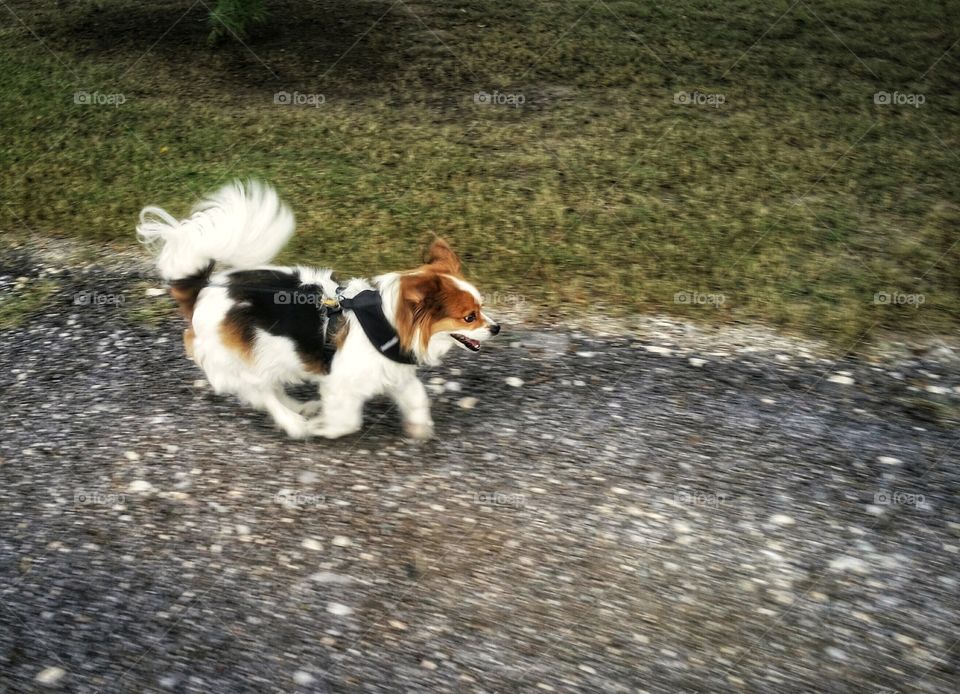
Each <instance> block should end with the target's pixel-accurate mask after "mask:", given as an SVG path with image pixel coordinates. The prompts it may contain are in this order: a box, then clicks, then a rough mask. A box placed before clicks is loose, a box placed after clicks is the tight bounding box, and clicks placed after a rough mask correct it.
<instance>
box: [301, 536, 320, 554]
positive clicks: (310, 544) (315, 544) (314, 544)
mask: <svg viewBox="0 0 960 694" xmlns="http://www.w3.org/2000/svg"><path fill="white" fill-rule="evenodd" d="M300 546H301V547H303V548H304V549H309V550H310V551H312V552H320V551H322V550H323V545H322V544H320V541H319V540H315V539H314V538H312V537H308V538H307V539H305V540H304V541H303V542H301V543H300Z"/></svg>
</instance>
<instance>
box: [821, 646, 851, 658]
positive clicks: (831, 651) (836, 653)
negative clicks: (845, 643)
mask: <svg viewBox="0 0 960 694" xmlns="http://www.w3.org/2000/svg"><path fill="white" fill-rule="evenodd" d="M824 652H825V653H826V654H827V655H828V656H830V657H831V658H833V659H834V660H846V659H847V654H846V653H844V652H843V651H841V650H840V649H839V648H834V647H833V646H828V647H827V648H826V650H825V651H824Z"/></svg>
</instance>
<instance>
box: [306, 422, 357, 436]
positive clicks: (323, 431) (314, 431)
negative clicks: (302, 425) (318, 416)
mask: <svg viewBox="0 0 960 694" xmlns="http://www.w3.org/2000/svg"><path fill="white" fill-rule="evenodd" d="M358 431H360V428H359V427H356V428H345V427H336V426H330V425H327V424H324V423H323V421H322V420H320V421H317V420H314V421H312V422H311V423H310V436H319V437H321V438H324V439H339V438H340V437H342V436H349V435H350V434H355V433H357V432H358Z"/></svg>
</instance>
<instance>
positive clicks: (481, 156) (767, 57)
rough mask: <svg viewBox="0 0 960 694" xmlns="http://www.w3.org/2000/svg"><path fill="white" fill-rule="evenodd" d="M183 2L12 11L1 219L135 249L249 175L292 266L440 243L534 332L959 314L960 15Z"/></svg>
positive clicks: (859, 8)
mask: <svg viewBox="0 0 960 694" xmlns="http://www.w3.org/2000/svg"><path fill="white" fill-rule="evenodd" d="M190 6H191V3H190V2H189V0H178V1H176V2H173V1H169V0H161V1H159V2H156V3H150V4H149V5H148V6H143V5H141V4H139V3H133V2H129V0H97V1H96V2H89V1H88V2H78V3H72V4H69V5H68V6H66V7H64V8H61V7H59V6H58V5H57V4H55V3H54V2H48V3H35V2H34V3H27V2H25V0H14V1H13V2H11V3H10V7H11V8H12V11H13V12H14V13H16V15H17V16H18V17H19V18H20V19H21V20H23V23H20V22H18V21H15V20H14V21H11V22H8V24H7V25H6V26H7V28H6V29H3V30H2V31H0V35H2V39H3V41H2V43H0V94H2V95H3V97H4V98H3V99H0V123H2V124H3V125H2V127H3V129H4V131H5V133H6V134H5V137H4V138H3V140H2V144H0V200H2V202H3V204H2V205H0V229H8V228H9V229H24V228H26V229H27V230H29V232H28V233H31V234H35V235H39V236H45V235H68V236H72V237H79V238H82V239H86V240H89V241H92V242H96V243H104V242H109V243H110V244H115V243H117V242H121V243H129V244H132V243H133V225H134V223H135V219H136V215H137V213H138V211H139V209H140V207H142V206H143V205H144V204H148V203H149V204H160V205H162V206H164V207H167V208H168V209H169V210H171V211H172V212H175V213H184V212H186V211H187V209H188V207H189V206H190V204H192V203H193V202H194V201H195V200H196V199H197V198H198V197H199V196H200V195H201V194H202V193H203V192H205V191H207V190H210V189H211V188H214V187H216V186H218V185H220V184H222V183H223V182H225V181H226V180H228V179H229V178H231V177H235V176H247V175H254V176H259V177H263V178H266V179H268V180H271V181H273V182H274V183H275V184H276V185H277V186H278V188H279V189H280V190H281V192H282V194H283V195H284V196H285V197H286V198H287V199H288V201H289V202H290V203H291V205H292V206H293V208H294V209H295V211H296V213H297V217H298V228H299V231H298V235H297V237H296V238H295V241H294V242H293V244H292V246H291V247H290V248H289V249H288V250H287V251H286V252H285V254H284V259H286V260H294V259H296V260H297V261H298V262H309V263H314V264H322V265H333V266H335V267H336V268H338V270H339V271H340V272H341V274H343V275H349V274H352V273H358V274H371V273H373V272H376V271H380V270H383V269H387V268H400V267H409V266H411V265H412V264H413V263H415V262H417V261H418V260H419V258H420V253H421V247H422V245H423V243H424V241H425V240H426V239H427V238H429V237H430V235H432V234H440V235H443V236H446V237H448V238H449V239H451V241H452V242H453V243H454V245H455V247H457V248H458V249H459V250H460V251H461V253H462V255H463V256H464V259H465V262H466V266H467V270H468V272H472V275H473V276H474V277H475V278H477V279H478V280H479V282H480V284H481V285H482V287H483V289H484V290H485V292H486V293H488V294H490V295H494V294H495V293H496V295H498V296H508V297H509V296H512V295H521V296H523V297H524V298H525V301H526V304H527V305H528V306H530V305H532V306H535V307H538V314H539V315H541V316H544V317H553V316H563V315H568V314H570V313H580V314H582V312H583V311H584V310H586V309H587V308H588V307H593V306H599V307H600V310H603V311H605V312H610V313H615V314H628V313H633V312H638V311H639V312H668V313H674V314H679V315H682V316H686V317H694V318H697V319H701V320H708V321H721V322H725V321H747V320H760V321H765V322H768V323H770V324H772V325H775V326H777V327H779V328H781V329H783V330H785V331H789V332H798V333H804V334H811V335H816V336H819V337H823V338H825V339H827V340H828V341H830V342H832V343H833V344H834V345H836V347H837V348H838V349H840V350H843V349H847V348H850V347H852V346H854V345H856V344H857V343H858V342H859V341H863V340H866V341H869V340H870V339H871V338H873V337H874V336H876V335H878V334H880V333H881V332H882V331H888V330H895V331H900V332H915V333H920V334H925V335H926V334H942V333H948V332H951V331H954V330H956V329H957V327H958V324H960V302H958V300H960V270H958V268H960V245H955V244H956V242H957V240H958V235H957V229H958V228H960V197H958V193H960V155H958V154H957V144H958V141H960V119H958V118H957V115H958V111H960V97H958V90H957V87H958V82H960V79H958V77H957V75H958V74H960V72H958V67H960V46H956V47H954V48H953V49H952V50H948V49H950V48H951V45H952V44H953V42H954V41H956V39H957V36H956V32H955V30H953V29H952V27H956V26H960V21H958V20H960V6H956V5H949V4H945V3H939V2H932V1H921V2H919V4H916V3H915V4H912V5H909V6H908V5H905V4H903V3H898V2H892V1H888V0H884V1H883V2H866V1H859V0H842V1H840V2H835V3H829V4H826V3H822V2H817V3H814V2H807V1H806V0H804V1H803V2H801V3H798V4H794V3H792V2H785V1H780V0H778V1H775V2H774V3H773V4H766V3H755V2H746V1H745V0H723V1H722V2H707V1H706V0H701V1H693V0H680V1H678V2H676V3H656V4H654V3H636V2H626V1H620V0H612V1H611V2H606V3H597V4H593V3H591V2H569V3H562V4H561V3H532V4H528V3H513V2H509V1H508V0H486V1H485V2H483V3H463V4H462V5H457V4H451V3H441V2H416V3H404V4H396V5H395V4H393V3H392V2H370V3H333V2H321V3H305V2H292V1H288V2H271V3H268V9H269V10H270V11H271V19H270V20H269V22H268V25H267V26H266V27H265V28H264V29H263V30H262V31H261V33H260V34H256V33H255V34H254V35H253V36H251V37H250V38H249V40H247V41H246V47H245V46H242V45H240V44H237V43H227V44H226V45H222V46H221V47H219V48H218V49H214V50H211V49H209V48H208V47H207V46H206V43H205V39H206V35H207V33H208V31H209V25H208V24H207V23H206V12H205V10H204V8H203V6H202V5H196V6H195V7H194V8H193V9H192V10H190V9H189V8H190ZM184 13H186V14H184ZM178 18H179V21H178ZM378 18H379V20H380V21H379V23H377V24H376V26H373V28H372V29H371V28H370V27H371V25H373V24H374V23H375V22H376V21H377V20H378ZM174 22H177V24H176V28H175V30H173V31H170V32H169V33H165V32H166V31H167V29H169V27H170V26H171V25H172V24H174ZM24 24H25V25H26V26H27V27H29V28H30V30H29V31H28V30H27V29H26V28H25V27H24ZM368 29H369V31H368ZM364 32H366V33H364ZM41 41H42V43H41ZM354 43H355V45H354ZM45 46H46V47H45ZM351 46H352V48H351ZM77 90H87V91H89V92H94V91H99V92H100V93H101V94H122V95H124V98H125V100H126V101H125V103H122V104H120V105H118V106H110V105H102V106H97V105H85V104H76V103H74V93H75V92H76V91H77ZM280 91H285V92H289V93H293V92H299V93H301V94H323V98H324V103H323V104H322V105H321V106H320V107H318V108H313V107H308V106H303V107H297V106H289V105H278V104H275V103H274V94H275V93H277V92H280ZM479 91H484V92H487V93H493V92H494V91H498V92H499V93H501V94H505V95H520V96H521V97H522V98H523V101H524V103H523V105H522V106H520V107H513V106H509V105H502V106H498V105H493V104H478V103H475V100H474V94H476V93H477V92H479ZM681 91H683V92H687V93H692V92H695V91H698V92H700V93H702V94H721V95H723V99H724V103H723V104H722V105H721V106H719V107H716V108H715V107H712V106H707V105H703V106H700V105H694V104H678V103H675V97H674V95H675V94H676V93H678V92H681ZM878 91H887V92H895V91H896V92H900V93H902V94H922V95H924V97H925V99H926V102H925V103H924V104H923V106H921V107H920V108H914V107H912V106H909V105H878V104H875V103H874V99H873V95H874V93H875V92H878ZM879 292H887V293H889V294H896V295H901V296H904V297H907V296H914V295H922V296H923V304H922V305H920V306H919V307H916V306H915V305H908V304H903V305H891V304H889V303H887V304H883V303H880V304H878V303H875V295H876V294H877V293H879ZM678 293H681V294H683V293H685V294H684V295H685V296H690V295H698V296H700V297H706V296H708V295H722V298H723V303H722V305H721V306H720V307H719V308H716V307H714V306H711V305H705V304H698V303H696V302H688V303H678V299H677V296H678ZM906 300H907V299H904V301H906ZM914 303H915V302H914ZM494 310H495V308H494Z"/></svg>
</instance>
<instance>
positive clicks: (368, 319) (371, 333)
mask: <svg viewBox="0 0 960 694" xmlns="http://www.w3.org/2000/svg"><path fill="white" fill-rule="evenodd" d="M317 294H318V296H317V299H318V301H317V308H318V309H319V310H320V319H321V323H322V326H323V342H324V345H326V344H327V336H328V335H330V334H332V333H335V332H336V331H337V328H338V327H339V324H340V321H341V320H342V319H343V314H344V312H345V311H350V312H352V313H353V315H354V316H355V317H356V319H357V322H358V323H360V327H361V328H363V332H364V334H365V335H366V336H367V339H368V340H370V344H372V345H373V346H374V347H376V348H377V351H378V352H380V354H382V355H383V356H385V357H386V358H387V359H390V360H391V361H395V362H397V363H398V364H416V363H417V358H416V357H415V356H414V355H413V354H412V353H411V352H408V351H407V350H405V349H403V348H402V347H401V345H400V336H399V335H398V334H397V331H396V330H395V329H394V327H393V326H392V325H390V321H388V320H387V316H386V315H385V314H384V312H383V298H382V297H381V296H380V292H378V291H376V290H374V289H364V290H363V291H361V292H359V293H358V294H357V295H356V296H352V297H349V298H347V297H345V296H343V287H337V295H336V298H326V297H324V296H323V292H322V290H321V289H320V288H319V287H317Z"/></svg>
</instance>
